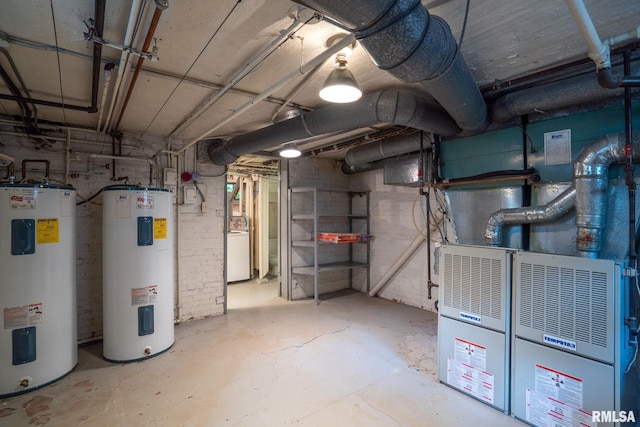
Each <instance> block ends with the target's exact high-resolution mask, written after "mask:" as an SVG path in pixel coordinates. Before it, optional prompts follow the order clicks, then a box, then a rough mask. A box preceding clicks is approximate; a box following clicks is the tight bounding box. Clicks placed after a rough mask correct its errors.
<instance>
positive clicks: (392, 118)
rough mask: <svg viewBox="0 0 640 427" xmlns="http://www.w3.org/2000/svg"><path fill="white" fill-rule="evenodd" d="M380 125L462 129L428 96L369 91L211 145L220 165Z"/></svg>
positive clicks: (214, 159)
mask: <svg viewBox="0 0 640 427" xmlns="http://www.w3.org/2000/svg"><path fill="white" fill-rule="evenodd" d="M378 124H394V125H402V126H408V127H412V128H415V129H419V130H425V131H428V132H434V133H437V134H440V135H443V136H453V135H456V134H458V133H459V132H460V128H458V126H457V125H456V123H455V122H454V121H453V120H452V119H451V117H449V115H447V114H446V112H445V111H443V110H442V109H441V108H439V107H438V106H434V105H433V104H432V103H430V102H429V101H428V100H427V99H426V98H425V97H422V96H420V95H416V94H413V93H410V92H405V91H401V90H382V91H379V92H374V93H371V94H367V95H365V96H363V97H362V98H360V99H359V100H358V101H356V102H353V103H351V104H334V105H328V106H325V107H322V108H319V109H317V110H315V111H310V112H308V113H305V114H302V115H300V116H297V117H294V118H292V119H289V120H285V121H283V122H280V123H276V124H274V125H272V126H269V127H266V128H262V129H258V130H256V131H254V132H250V133H247V134H244V135H240V136H237V137H234V138H232V139H230V140H228V141H227V142H226V143H225V144H223V145H222V146H219V145H212V146H210V147H209V157H210V159H211V161H212V162H213V163H214V164H216V165H220V166H224V165H228V164H231V163H233V162H235V161H236V160H237V159H238V157H240V156H243V155H245V154H250V153H255V152H257V151H261V150H264V149H267V148H272V147H275V146H277V145H279V144H283V143H285V142H289V141H296V140H301V139H305V138H309V137H313V136H318V135H324V134H328V133H332V132H339V131H349V130H355V129H361V128H366V127H370V126H373V125H378Z"/></svg>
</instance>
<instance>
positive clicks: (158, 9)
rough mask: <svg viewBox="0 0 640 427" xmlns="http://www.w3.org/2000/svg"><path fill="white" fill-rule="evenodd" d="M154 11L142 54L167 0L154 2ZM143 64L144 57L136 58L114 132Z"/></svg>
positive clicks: (154, 30)
mask: <svg viewBox="0 0 640 427" xmlns="http://www.w3.org/2000/svg"><path fill="white" fill-rule="evenodd" d="M155 3H156V10H155V12H153V18H152V19H151V24H149V29H148V30H147V37H146V38H145V39H144V44H143V45H142V52H147V51H148V50H149V45H151V40H153V34H154V33H155V32H156V27H157V26H158V22H159V21H160V15H162V12H163V11H164V10H165V9H167V8H168V7H169V2H168V0H156V2H155ZM143 62H144V57H142V56H140V57H139V58H138V63H137V64H136V68H135V70H134V71H133V77H131V83H129V89H128V90H127V96H126V97H125V98H124V103H123V104H122V110H120V116H119V117H118V121H117V122H116V125H115V126H114V127H113V129H114V130H118V127H119V126H120V122H121V121H122V117H123V116H124V110H126V109H127V104H128V103H129V98H131V93H132V92H133V88H134V86H135V84H136V80H137V79H138V74H140V69H142V63H143Z"/></svg>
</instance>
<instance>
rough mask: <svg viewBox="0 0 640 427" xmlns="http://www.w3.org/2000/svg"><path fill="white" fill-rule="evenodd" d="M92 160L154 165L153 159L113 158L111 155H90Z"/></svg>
mask: <svg viewBox="0 0 640 427" xmlns="http://www.w3.org/2000/svg"><path fill="white" fill-rule="evenodd" d="M89 157H91V158H92V159H110V160H129V161H132V162H146V163H149V164H151V165H152V164H153V163H154V161H153V159H145V158H144V157H127V156H112V155H110V154H90V155H89Z"/></svg>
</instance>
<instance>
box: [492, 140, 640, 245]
mask: <svg viewBox="0 0 640 427" xmlns="http://www.w3.org/2000/svg"><path fill="white" fill-rule="evenodd" d="M625 145H626V139H625V132H620V133H616V134H611V135H605V136H604V137H602V138H600V139H598V140H597V141H595V142H593V143H592V144H590V145H588V146H586V147H584V148H583V149H582V151H580V154H578V157H577V158H576V160H575V161H574V163H573V185H572V186H571V187H570V188H568V189H567V190H565V191H564V192H563V193H562V194H560V195H559V196H558V197H556V198H555V199H554V200H552V201H551V202H549V203H547V204H546V205H544V206H540V207H537V208H532V207H523V208H515V209H502V210H499V211H497V212H495V213H493V214H492V215H491V218H490V219H489V222H488V223H487V227H486V229H485V241H486V243H487V244H488V245H491V246H500V245H501V244H502V227H503V226H504V225H506V224H528V223H544V222H551V221H553V220H555V219H556V218H559V217H561V216H562V215H563V214H564V213H567V212H568V211H569V210H571V209H572V208H574V207H575V210H576V226H577V228H578V231H577V236H576V246H577V250H578V254H579V255H580V256H582V257H585V258H597V257H598V253H599V252H600V249H601V247H602V232H603V230H604V228H605V226H606V221H607V207H608V206H607V201H608V189H609V176H608V175H609V166H610V165H611V164H613V163H616V162H623V161H625V160H626V159H627V155H626V151H625ZM639 150H640V132H634V133H633V153H634V161H638V160H640V151H639ZM635 153H639V154H635Z"/></svg>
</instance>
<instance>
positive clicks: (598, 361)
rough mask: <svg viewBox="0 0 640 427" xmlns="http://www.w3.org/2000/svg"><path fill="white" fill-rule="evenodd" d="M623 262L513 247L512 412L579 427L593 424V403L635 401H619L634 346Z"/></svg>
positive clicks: (538, 422) (608, 407) (605, 407)
mask: <svg viewBox="0 0 640 427" xmlns="http://www.w3.org/2000/svg"><path fill="white" fill-rule="evenodd" d="M622 270H623V266H622V265H621V264H619V263H616V262H614V261H610V260H603V259H587V258H577V257H571V256H561V255H550V254H537V253H526V252H518V253H517V254H515V255H514V285H515V286H514V289H515V296H514V322H513V324H514V342H513V366H514V370H513V378H512V413H513V415H514V416H515V417H517V418H519V419H522V420H524V421H526V422H528V423H530V424H533V425H535V426H547V425H562V426H576V427H577V426H584V425H596V424H594V423H592V419H591V414H592V411H621V410H625V409H626V410H628V409H633V407H631V408H628V407H627V408H625V406H627V405H626V403H625V402H624V401H623V395H624V393H623V389H624V381H623V379H624V371H625V369H626V367H627V365H628V363H629V360H630V359H631V357H630V356H632V349H633V348H632V347H631V346H630V345H629V335H628V331H627V328H626V327H625V324H624V320H625V315H626V312H627V311H628V309H627V301H626V295H628V293H627V292H628V290H626V289H625V287H626V286H625V283H627V281H626V280H623V276H622ZM605 425H608V426H610V425H613V424H612V423H598V424H597V426H598V427H601V426H605Z"/></svg>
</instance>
